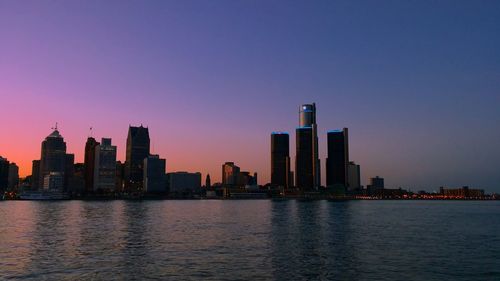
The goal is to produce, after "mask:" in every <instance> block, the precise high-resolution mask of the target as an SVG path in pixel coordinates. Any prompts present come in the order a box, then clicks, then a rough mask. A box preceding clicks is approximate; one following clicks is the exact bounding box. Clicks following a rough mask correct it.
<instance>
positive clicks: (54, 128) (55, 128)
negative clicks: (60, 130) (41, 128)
mask: <svg viewBox="0 0 500 281" xmlns="http://www.w3.org/2000/svg"><path fill="white" fill-rule="evenodd" d="M51 129H52V130H56V131H57V122H56V125H55V126H54V127H52V128H51Z"/></svg>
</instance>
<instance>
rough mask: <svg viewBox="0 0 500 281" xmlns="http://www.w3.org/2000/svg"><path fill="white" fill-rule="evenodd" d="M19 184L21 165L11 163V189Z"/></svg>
mask: <svg viewBox="0 0 500 281" xmlns="http://www.w3.org/2000/svg"><path fill="white" fill-rule="evenodd" d="M18 185H19V167H18V166H17V165H16V163H10V164H9V189H10V190H12V189H14V188H16V187H17V186H18Z"/></svg>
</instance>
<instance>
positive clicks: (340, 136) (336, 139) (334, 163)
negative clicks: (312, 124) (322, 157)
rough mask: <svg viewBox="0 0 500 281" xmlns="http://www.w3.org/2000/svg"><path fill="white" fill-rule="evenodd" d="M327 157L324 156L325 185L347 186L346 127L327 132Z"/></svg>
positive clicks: (347, 151) (347, 147)
mask: <svg viewBox="0 0 500 281" xmlns="http://www.w3.org/2000/svg"><path fill="white" fill-rule="evenodd" d="M327 143H328V144H327V148H328V157H327V158H326V186H327V187H332V186H335V185H342V186H344V187H347V185H348V183H347V179H348V163H349V142H348V131H347V128H344V129H343V130H333V131H329V132H328V133H327Z"/></svg>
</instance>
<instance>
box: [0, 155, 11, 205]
mask: <svg viewBox="0 0 500 281" xmlns="http://www.w3.org/2000/svg"><path fill="white" fill-rule="evenodd" d="M9 164H10V163H9V160H7V158H3V157H1V156H0V198H1V197H2V196H3V193H4V191H5V190H7V188H8V187H9Z"/></svg>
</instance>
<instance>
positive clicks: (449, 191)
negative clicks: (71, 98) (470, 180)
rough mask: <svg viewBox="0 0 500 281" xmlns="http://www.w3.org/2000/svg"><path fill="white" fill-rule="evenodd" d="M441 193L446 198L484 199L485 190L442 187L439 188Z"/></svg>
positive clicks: (466, 187) (465, 187) (464, 187)
mask: <svg viewBox="0 0 500 281" xmlns="http://www.w3.org/2000/svg"><path fill="white" fill-rule="evenodd" d="M439 193H440V194H441V195H442V196H443V197H444V198H481V197H484V190H483V189H473V188H469V187H468V186H463V187H461V188H446V187H443V186H441V187H440V188H439Z"/></svg>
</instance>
